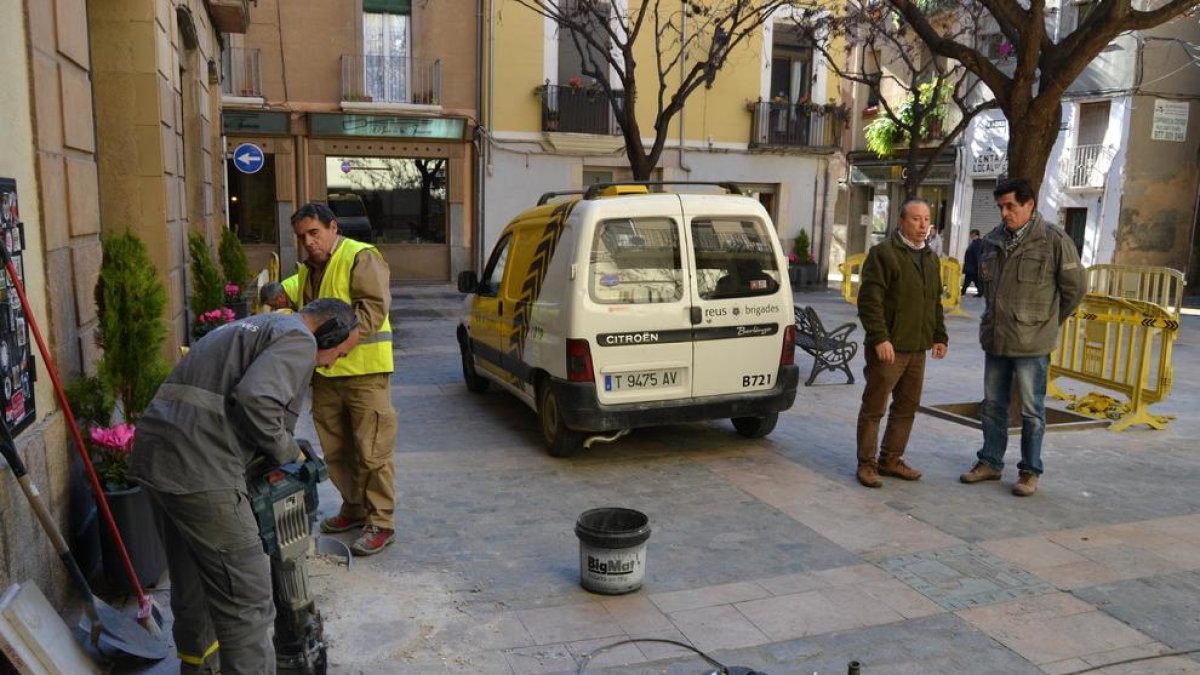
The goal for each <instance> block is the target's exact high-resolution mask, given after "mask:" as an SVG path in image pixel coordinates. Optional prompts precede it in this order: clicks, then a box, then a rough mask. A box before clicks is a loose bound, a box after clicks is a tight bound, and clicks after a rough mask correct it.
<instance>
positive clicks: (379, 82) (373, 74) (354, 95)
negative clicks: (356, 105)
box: [342, 54, 442, 105]
mask: <svg viewBox="0 0 1200 675" xmlns="http://www.w3.org/2000/svg"><path fill="white" fill-rule="evenodd" d="M342 101H356V102H363V103H412V104H421V105H441V103H442V62H441V61H440V60H437V59H418V58H414V57H411V56H382V55H375V54H343V55H342Z"/></svg>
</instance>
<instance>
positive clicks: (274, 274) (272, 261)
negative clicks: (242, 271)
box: [251, 253, 279, 314]
mask: <svg viewBox="0 0 1200 675" xmlns="http://www.w3.org/2000/svg"><path fill="white" fill-rule="evenodd" d="M276 281H279V254H278V253H272V254H271V257H270V258H268V259H267V266H266V267H264V268H262V269H261V270H259V271H258V274H256V275H254V297H253V298H251V303H252V304H253V305H254V313H255V314H262V313H264V312H270V311H271V308H270V307H267V306H266V305H264V304H262V303H260V302H259V297H258V294H259V291H261V290H262V288H263V286H266V285H267V284H269V283H271V282H276Z"/></svg>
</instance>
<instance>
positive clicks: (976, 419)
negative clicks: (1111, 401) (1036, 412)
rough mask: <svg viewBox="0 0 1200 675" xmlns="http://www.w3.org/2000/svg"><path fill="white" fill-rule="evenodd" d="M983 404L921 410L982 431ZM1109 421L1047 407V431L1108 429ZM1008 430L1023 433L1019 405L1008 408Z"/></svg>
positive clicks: (931, 407) (950, 405)
mask: <svg viewBox="0 0 1200 675" xmlns="http://www.w3.org/2000/svg"><path fill="white" fill-rule="evenodd" d="M982 407H983V404H982V403H981V402H979V401H972V402H970V403H939V404H936V405H923V406H921V407H920V408H919V410H920V411H921V412H923V413H925V414H927V415H933V416H934V417H940V418H942V419H944V420H950V421H951V422H958V423H959V424H963V425H966V426H968V427H972V428H975V429H982V428H983V423H982V422H981V421H980V414H979V411H980V408H982ZM1108 424H1109V420H1100V419H1096V418H1095V417H1088V416H1086V415H1080V414H1078V413H1073V412H1071V411H1070V410H1059V409H1058V408H1051V407H1049V406H1047V407H1046V431H1074V430H1076V429H1092V428H1099V427H1107V426H1108ZM1008 430H1009V431H1010V432H1017V433H1020V431H1021V408H1020V406H1019V405H1012V406H1009V408H1008Z"/></svg>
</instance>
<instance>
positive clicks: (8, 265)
mask: <svg viewBox="0 0 1200 675" xmlns="http://www.w3.org/2000/svg"><path fill="white" fill-rule="evenodd" d="M0 255H3V256H4V267H5V269H7V270H8V278H9V279H11V280H12V284H13V288H15V289H17V295H18V296H19V297H20V298H21V308H22V309H24V310H25V318H26V319H28V320H29V327H30V328H31V329H33V337H34V339H36V340H37V345H38V350H39V351H41V353H42V360H43V361H45V363H46V371H47V372H48V373H50V380H51V381H52V382H53V383H54V393H55V394H56V395H57V397H58V404H59V405H60V406H62V409H63V412H64V413H65V414H66V416H67V426H69V427H70V428H71V438H73V439H74V440H75V447H76V448H78V449H79V456H80V457H81V458H83V466H84V468H85V469H86V470H87V475H88V481H89V482H91V484H92V491H93V492H95V493H96V503H97V504H98V505H99V506H100V513H101V515H103V516H104V522H105V523H106V524H107V526H108V531H109V533H110V534H112V538H113V541H115V542H116V543H117V550H118V551H120V552H121V562H122V563H124V566H125V575H126V576H128V577H129V585H130V586H132V587H133V591H134V593H136V594H137V599H138V622H140V623H141V624H142V625H143V626H145V627H146V628H147V629H149V630H150V632H151V633H155V634H157V633H158V632H159V630H160V628H159V626H157V625H154V626H151V625H150V624H151V623H155V620H154V617H153V607H152V605H151V604H150V598H149V596H147V595H146V591H145V590H143V589H142V584H141V582H140V581H138V577H137V572H135V571H134V569H133V561H132V560H130V559H129V551H127V550H126V549H125V541H124V540H123V539H121V532H120V531H119V530H117V522H116V521H115V520H113V517H112V511H110V510H109V508H108V500H107V499H105V497H104V490H103V488H102V487H101V485H100V478H99V476H97V475H96V469H95V467H93V466H92V459H91V457H88V453H87V446H85V445H84V444H83V437H82V436H80V435H79V425H78V424H76V422H75V414H74V413H72V412H71V405H70V404H69V403H67V394H66V392H65V391H64V390H63V386H62V381H60V380H59V379H58V369H56V368H55V367H54V360H53V359H52V358H51V357H50V350H49V349H47V348H46V342H45V341H44V340H42V331H41V330H39V329H38V325H37V321H36V320H34V318H33V311H32V310H31V309H30V308H29V299H28V298H26V297H25V289H24V288H23V287H22V285H21V280H20V279H19V278H18V277H17V269H16V266H14V265H13V261H12V256H10V255H9V253H8V249H7V248H6V247H5V246H4V245H3V244H0Z"/></svg>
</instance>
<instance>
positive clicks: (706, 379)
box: [682, 195, 792, 396]
mask: <svg viewBox="0 0 1200 675" xmlns="http://www.w3.org/2000/svg"><path fill="white" fill-rule="evenodd" d="M682 204H683V209H684V224H685V237H686V240H687V242H688V247H687V248H688V251H687V255H688V256H690V257H691V259H692V261H693V266H694V267H693V269H695V270H696V273H695V275H694V277H693V279H692V288H691V289H689V290H690V294H691V295H692V296H693V297H694V298H695V304H696V306H697V307H698V308H699V314H700V317H701V322H700V324H698V325H697V326H695V352H694V358H693V362H692V394H693V395H694V396H716V395H722V394H735V393H738V392H745V391H755V390H764V389H771V388H773V387H774V386H775V385H776V384H777V383H776V378H777V377H778V374H779V362H780V356H781V350H782V348H783V329H784V327H785V326H786V325H787V324H788V322H790V321H791V320H792V302H791V287H790V286H789V284H788V280H787V274H786V272H785V271H784V270H783V269H782V268H783V264H782V261H783V255H782V253H781V252H780V249H779V243H778V239H777V237H776V236H775V231H774V227H773V225H772V224H771V221H770V218H769V216H767V213H766V211H765V210H764V209H763V208H762V207H761V205H759V204H758V203H757V202H755V201H753V200H751V199H730V198H728V197H724V198H713V197H709V196H707V195H688V196H686V197H684V198H683V202H682Z"/></svg>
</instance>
